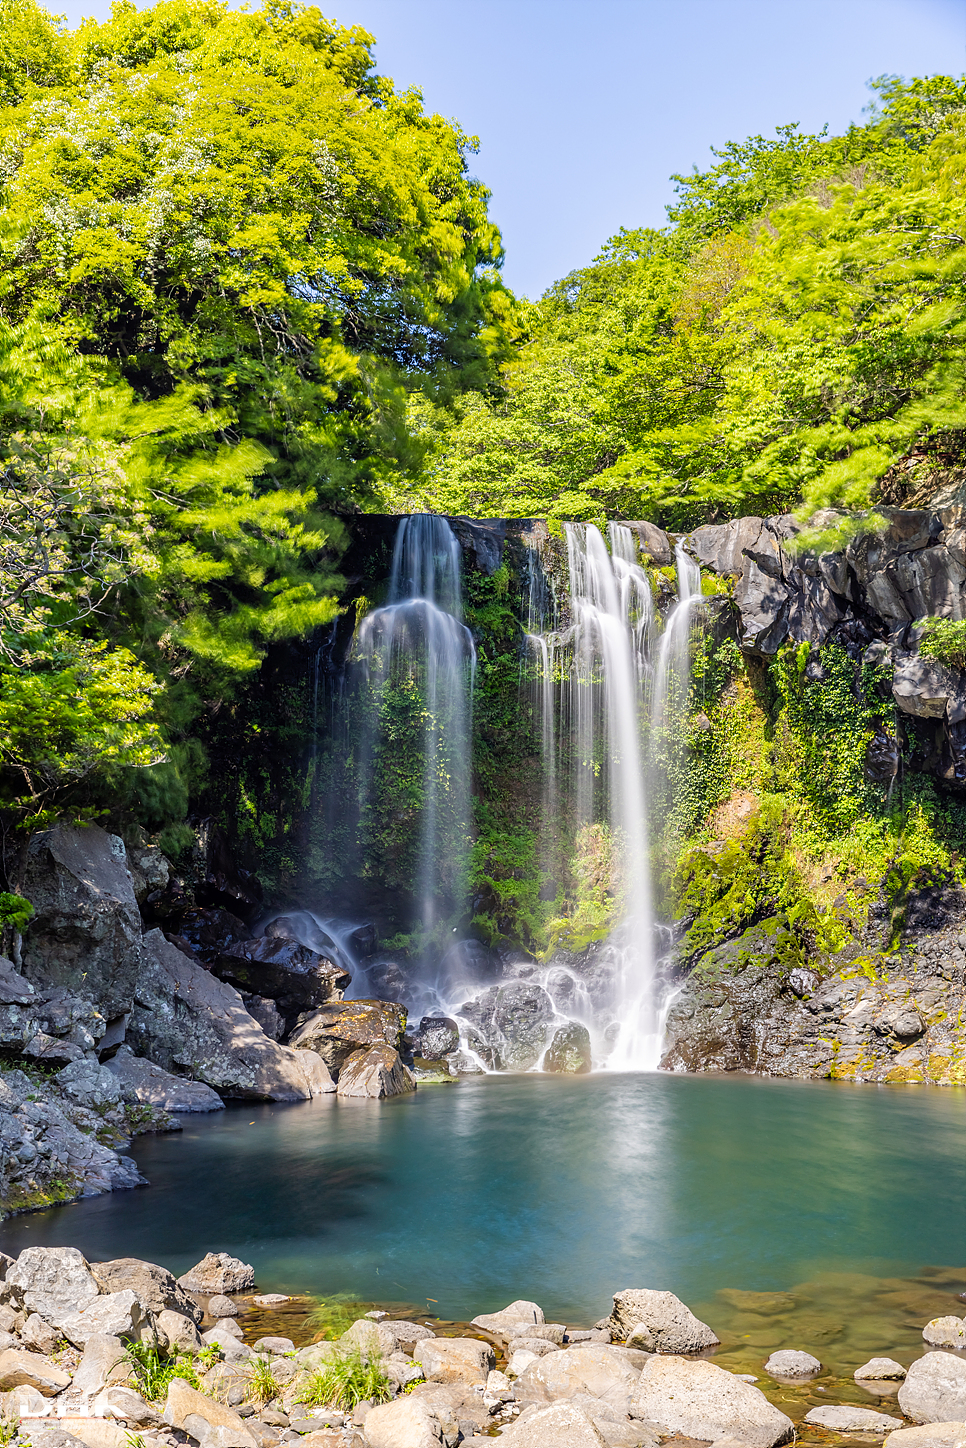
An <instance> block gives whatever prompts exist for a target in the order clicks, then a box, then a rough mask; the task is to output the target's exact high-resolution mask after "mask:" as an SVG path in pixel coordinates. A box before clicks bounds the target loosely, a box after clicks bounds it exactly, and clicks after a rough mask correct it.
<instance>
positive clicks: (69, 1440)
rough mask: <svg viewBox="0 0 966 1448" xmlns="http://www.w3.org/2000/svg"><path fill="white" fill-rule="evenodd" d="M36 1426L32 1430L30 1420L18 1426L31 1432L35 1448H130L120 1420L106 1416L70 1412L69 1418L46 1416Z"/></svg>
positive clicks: (31, 1439)
mask: <svg viewBox="0 0 966 1448" xmlns="http://www.w3.org/2000/svg"><path fill="white" fill-rule="evenodd" d="M37 1428H38V1429H39V1431H34V1429H33V1427H32V1425H31V1424H30V1423H29V1422H27V1423H22V1425H21V1430H22V1431H23V1430H26V1431H27V1432H28V1433H29V1434H30V1441H31V1443H32V1444H33V1445H34V1448H78V1445H80V1444H83V1445H84V1448H129V1440H128V1436H127V1433H126V1432H125V1431H124V1429H123V1428H122V1427H121V1426H120V1424H119V1423H112V1422H111V1421H110V1420H109V1419H107V1418H90V1417H74V1416H73V1415H72V1416H71V1417H69V1418H58V1419H54V1418H48V1419H47V1420H46V1421H45V1422H42V1423H39V1424H37ZM68 1430H69V1431H68Z"/></svg>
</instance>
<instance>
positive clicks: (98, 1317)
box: [54, 1288, 145, 1347]
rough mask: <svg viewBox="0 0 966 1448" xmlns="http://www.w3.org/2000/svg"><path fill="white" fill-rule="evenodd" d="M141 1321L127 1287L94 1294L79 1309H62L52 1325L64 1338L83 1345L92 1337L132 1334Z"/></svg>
mask: <svg viewBox="0 0 966 1448" xmlns="http://www.w3.org/2000/svg"><path fill="white" fill-rule="evenodd" d="M144 1322H145V1314H144V1311H143V1309H142V1307H141V1304H140V1302H139V1301H138V1298H137V1294H136V1293H134V1292H132V1291H131V1289H130V1288H127V1289H126V1290H125V1291H124V1292H110V1293H106V1294H105V1295H104V1296H102V1297H95V1298H94V1300H93V1302H88V1303H87V1305H86V1306H85V1307H82V1308H81V1309H80V1311H79V1312H67V1313H63V1314H62V1315H61V1316H59V1317H58V1318H57V1319H56V1321H55V1324H54V1325H55V1326H56V1327H57V1328H58V1329H59V1330H60V1331H61V1332H62V1333H63V1335H64V1337H66V1339H67V1341H68V1342H70V1343H73V1345H74V1346H75V1347H83V1346H84V1345H85V1343H87V1342H88V1341H89V1340H90V1338H92V1337H121V1338H124V1337H135V1336H136V1335H137V1333H138V1330H139V1328H140V1327H141V1325H142V1324H143V1323H144Z"/></svg>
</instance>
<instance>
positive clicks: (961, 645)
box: [919, 618, 966, 669]
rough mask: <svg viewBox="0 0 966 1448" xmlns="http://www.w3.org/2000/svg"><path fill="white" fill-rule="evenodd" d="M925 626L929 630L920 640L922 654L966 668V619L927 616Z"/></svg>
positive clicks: (926, 657)
mask: <svg viewBox="0 0 966 1448" xmlns="http://www.w3.org/2000/svg"><path fill="white" fill-rule="evenodd" d="M923 626H924V627H925V628H926V629H927V632H926V633H925V634H924V635H923V637H922V638H921V639H920V640H919V653H920V656H921V657H922V658H925V659H936V661H937V662H938V663H940V664H948V665H949V667H950V668H952V669H966V619H952V618H927V619H924V620H923Z"/></svg>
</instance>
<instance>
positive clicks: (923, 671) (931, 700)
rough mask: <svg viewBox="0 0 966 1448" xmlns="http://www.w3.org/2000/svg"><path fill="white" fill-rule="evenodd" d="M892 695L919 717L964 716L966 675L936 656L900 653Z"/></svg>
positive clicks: (951, 718) (950, 717)
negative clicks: (964, 676)
mask: <svg viewBox="0 0 966 1448" xmlns="http://www.w3.org/2000/svg"><path fill="white" fill-rule="evenodd" d="M892 697H893V698H894V699H895V701H896V707H897V708H898V709H900V710H901V711H902V713H903V714H914V715H915V716H916V717H917V718H919V719H945V718H949V719H950V720H955V719H962V718H963V717H964V713H966V709H964V707H963V705H964V697H966V696H964V684H963V676H962V674H961V673H959V672H958V671H957V670H954V669H948V668H947V667H946V666H945V664H940V663H938V662H937V660H935V659H926V658H920V656H919V655H918V654H899V655H897V657H896V663H895V668H894V670H893V674H892Z"/></svg>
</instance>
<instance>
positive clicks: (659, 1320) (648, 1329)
mask: <svg viewBox="0 0 966 1448" xmlns="http://www.w3.org/2000/svg"><path fill="white" fill-rule="evenodd" d="M610 1328H611V1333H612V1335H613V1336H614V1337H615V1338H620V1339H622V1340H624V1341H626V1342H628V1344H629V1345H630V1346H631V1347H639V1348H643V1349H644V1351H645V1352H665V1353H678V1354H680V1353H689V1352H701V1351H702V1350H703V1349H704V1348H706V1347H717V1345H718V1338H717V1337H716V1335H715V1334H714V1333H713V1332H712V1331H711V1328H710V1327H708V1326H707V1324H706V1323H703V1322H700V1321H699V1320H698V1318H696V1317H695V1315H694V1313H693V1312H692V1311H691V1310H690V1308H688V1307H686V1306H685V1305H684V1303H683V1302H682V1301H681V1299H680V1298H679V1297H675V1295H674V1293H673V1292H658V1291H653V1290H651V1289H649V1288H625V1290H624V1291H623V1292H615V1294H614V1310H613V1312H612V1314H611V1319H610ZM631 1339H633V1341H631Z"/></svg>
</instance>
